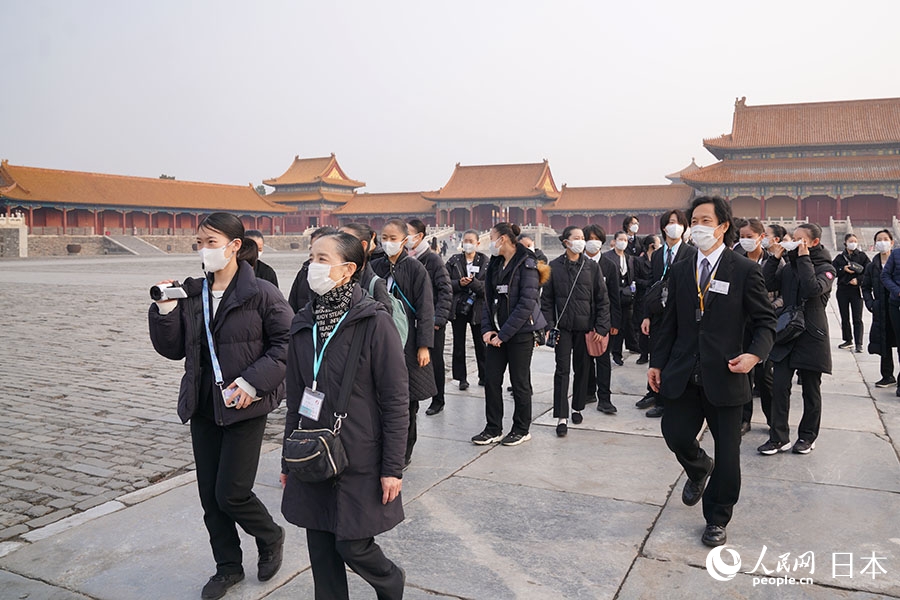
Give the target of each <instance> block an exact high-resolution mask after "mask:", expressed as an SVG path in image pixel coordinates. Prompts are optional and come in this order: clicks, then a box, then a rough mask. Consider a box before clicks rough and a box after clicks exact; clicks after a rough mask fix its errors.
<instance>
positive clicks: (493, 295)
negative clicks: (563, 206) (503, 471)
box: [472, 223, 550, 446]
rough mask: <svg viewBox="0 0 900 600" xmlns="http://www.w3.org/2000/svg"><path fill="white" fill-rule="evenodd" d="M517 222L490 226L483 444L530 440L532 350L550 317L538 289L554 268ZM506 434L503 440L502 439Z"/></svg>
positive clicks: (483, 327)
mask: <svg viewBox="0 0 900 600" xmlns="http://www.w3.org/2000/svg"><path fill="white" fill-rule="evenodd" d="M519 233H520V230H519V226H518V225H513V224H510V223H498V224H496V225H494V227H493V228H492V229H491V256H493V258H491V261H490V263H488V270H487V276H486V277H485V280H484V309H483V310H482V311H481V331H482V336H481V339H483V340H484V343H485V345H486V346H487V347H486V348H485V356H484V368H485V381H484V384H485V385H484V403H485V409H484V412H485V420H486V421H487V424H486V425H485V427H484V430H483V431H482V432H481V433H479V434H478V435H476V436H473V437H472V443H473V444H476V445H479V446H483V445H486V444H494V443H496V442H500V443H501V444H503V445H504V446H517V445H519V444H521V443H522V442H526V441H528V440H530V439H531V433H529V429H530V428H531V394H532V389H531V355H532V353H533V352H534V346H535V342H536V341H537V340H539V339H540V338H541V337H543V334H542V333H541V332H542V331H543V329H544V327H546V325H547V322H546V321H545V320H544V315H543V314H541V305H540V288H541V285H543V284H544V283H545V282H546V281H547V279H548V278H549V277H550V267H548V266H547V265H545V264H543V263H538V261H537V259H535V256H534V253H533V252H532V251H531V250H528V249H527V248H525V246H523V245H522V244H520V243H518V242H516V237H517V236H518V235H519ZM507 366H509V379H510V382H511V383H512V388H513V401H514V403H515V410H514V412H513V425H512V429H511V430H510V432H509V433H508V434H507V435H506V437H503V436H502V434H503V375H504V373H505V372H506V367H507ZM501 438H502V439H501Z"/></svg>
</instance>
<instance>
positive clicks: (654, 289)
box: [644, 277, 669, 317]
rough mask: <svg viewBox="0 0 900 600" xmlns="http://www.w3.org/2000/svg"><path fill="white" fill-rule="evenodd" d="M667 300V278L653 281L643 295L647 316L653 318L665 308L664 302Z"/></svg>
mask: <svg viewBox="0 0 900 600" xmlns="http://www.w3.org/2000/svg"><path fill="white" fill-rule="evenodd" d="M668 298H669V278H668V277H663V278H662V279H660V280H659V281H655V282H654V283H653V285H651V286H650V287H649V288H647V291H646V292H645V293H644V307H645V308H646V310H647V314H648V315H650V316H651V317H655V316H656V315H658V314H660V313H661V312H662V311H663V310H664V309H665V308H666V300H668Z"/></svg>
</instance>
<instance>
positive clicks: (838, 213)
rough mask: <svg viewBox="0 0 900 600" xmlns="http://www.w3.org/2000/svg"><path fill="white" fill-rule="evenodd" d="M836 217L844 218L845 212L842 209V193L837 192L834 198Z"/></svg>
mask: <svg viewBox="0 0 900 600" xmlns="http://www.w3.org/2000/svg"><path fill="white" fill-rule="evenodd" d="M834 218H835V219H843V218H844V212H843V211H842V210H841V195H840V194H837V195H836V196H835V198H834Z"/></svg>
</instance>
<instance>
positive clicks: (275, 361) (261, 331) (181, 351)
mask: <svg viewBox="0 0 900 600" xmlns="http://www.w3.org/2000/svg"><path fill="white" fill-rule="evenodd" d="M182 285H183V286H184V289H185V292H187V294H188V297H187V298H182V299H181V300H178V306H177V307H176V308H175V309H174V310H173V311H172V312H170V313H168V314H166V315H162V314H160V312H159V307H158V306H157V305H156V303H154V304H151V305H150V313H149V321H150V340H151V342H153V347H154V348H155V349H156V351H157V352H159V353H160V354H161V355H163V356H165V357H166V358H170V359H172V360H181V359H182V358H183V359H185V361H184V377H182V378H181V389H180V391H179V393H178V416H179V417H181V421H182V422H183V423H186V422H187V421H188V420H190V419H191V417H193V416H194V415H195V414H196V413H197V411H198V409H199V408H200V402H201V398H200V387H201V382H200V373H201V372H203V369H202V367H201V364H202V361H203V358H202V357H201V353H204V352H206V353H208V350H207V348H206V346H207V344H206V329H205V328H204V326H203V299H202V296H201V292H202V289H203V280H202V279H186V280H185V281H184V283H183V284H182ZM292 314H293V313H292V312H291V308H290V306H288V303H287V302H286V301H285V300H284V296H282V295H281V292H280V291H279V290H278V288H276V287H275V286H273V285H272V284H270V283H269V282H268V281H264V280H261V279H257V278H256V275H255V274H254V272H253V267H251V266H250V265H249V263H247V262H244V261H240V262H238V272H237V274H236V275H235V277H234V280H232V283H231V285H230V286H229V289H228V290H226V293H225V296H224V297H223V298H222V301H221V304H220V305H219V308H218V310H217V311H216V315H215V317H213V323H212V327H213V341H214V342H215V344H216V354H217V355H218V358H219V364H220V365H221V368H222V377H223V379H224V381H225V385H228V384H230V383H231V382H232V381H234V380H235V379H237V378H238V377H243V378H244V379H245V380H246V381H247V382H248V383H249V384H250V385H252V386H254V387H255V388H256V393H257V395H258V396H259V397H260V398H261V399H260V400H258V401H257V402H254V403H253V404H251V405H250V406H249V407H248V408H242V409H240V410H238V409H234V408H227V407H226V406H225V403H224V402H216V401H214V402H213V410H214V415H215V421H216V423H217V424H218V425H221V426H224V425H230V424H232V423H236V422H238V421H243V420H246V419H252V418H254V417H258V416H261V415H264V414H267V413H269V412H271V411H273V410H274V409H275V408H277V407H278V404H279V403H280V402H281V399H282V398H283V397H284V375H285V368H286V361H287V344H288V334H289V330H290V326H291V317H292ZM206 360H207V361H208V360H209V359H208V354H207V358H206ZM210 375H211V376H212V374H211V373H210ZM213 385H214V384H213ZM214 400H215V399H214Z"/></svg>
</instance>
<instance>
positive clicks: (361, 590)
mask: <svg viewBox="0 0 900 600" xmlns="http://www.w3.org/2000/svg"><path fill="white" fill-rule="evenodd" d="M347 588H348V590H349V592H350V598H372V597H374V593H375V592H374V591H373V590H372V586H370V585H369V584H368V583H366V582H365V581H364V580H363V578H362V577H360V576H359V575H357V574H356V573H354V572H353V571H347ZM315 589H316V588H315V584H314V582H313V576H312V571H311V570H309V569H307V570H306V571H303V572H302V573H300V574H299V575H297V576H296V577H295V578H293V579H291V580H290V581H289V582H287V583H286V584H284V585H283V586H282V587H280V588H278V589H277V590H275V591H274V592H272V593H271V594H269V595H268V596H266V598H265V600H298V598H313V597H314V595H315ZM440 598H454V599H458V598H459V596H448V595H446V594H439V593H436V592H431V591H427V590H422V589H419V588H415V587H412V586H410V585H409V583H408V582H407V585H406V588H405V589H404V590H403V600H439V599H440Z"/></svg>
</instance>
